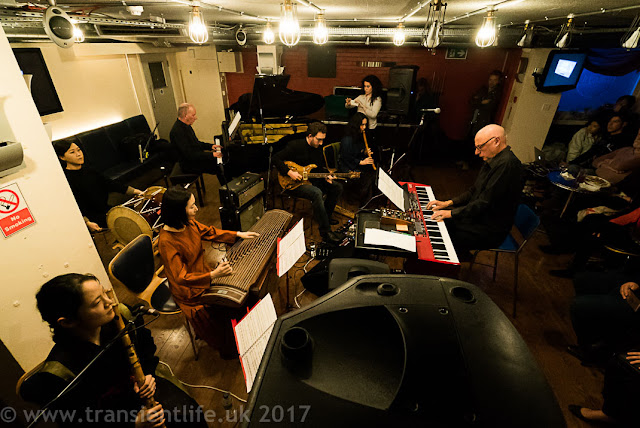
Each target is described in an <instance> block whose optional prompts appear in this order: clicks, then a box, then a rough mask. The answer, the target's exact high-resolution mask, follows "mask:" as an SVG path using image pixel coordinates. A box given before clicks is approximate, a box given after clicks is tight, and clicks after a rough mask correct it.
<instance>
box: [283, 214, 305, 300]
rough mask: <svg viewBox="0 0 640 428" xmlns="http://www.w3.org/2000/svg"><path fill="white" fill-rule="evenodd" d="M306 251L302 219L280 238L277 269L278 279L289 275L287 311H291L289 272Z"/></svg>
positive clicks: (287, 279)
mask: <svg viewBox="0 0 640 428" xmlns="http://www.w3.org/2000/svg"><path fill="white" fill-rule="evenodd" d="M306 250H307V248H306V245H305V239H304V219H300V221H299V222H297V223H296V225H295V226H293V227H292V228H291V230H290V231H289V232H288V233H287V234H286V235H285V236H284V237H282V238H278V253H277V259H276V269H277V271H278V277H281V276H282V275H284V274H286V275H287V278H286V281H287V303H286V307H287V310H289V309H291V304H290V303H289V270H290V269H291V268H292V267H293V265H294V264H296V263H297V262H298V260H300V257H302V255H303V254H304V253H305V252H306Z"/></svg>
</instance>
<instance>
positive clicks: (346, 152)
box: [339, 112, 378, 206]
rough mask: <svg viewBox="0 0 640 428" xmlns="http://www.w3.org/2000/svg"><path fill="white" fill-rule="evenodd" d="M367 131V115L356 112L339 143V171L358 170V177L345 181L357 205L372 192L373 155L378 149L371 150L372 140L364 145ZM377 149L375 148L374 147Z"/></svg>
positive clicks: (373, 176) (373, 175) (362, 202)
mask: <svg viewBox="0 0 640 428" xmlns="http://www.w3.org/2000/svg"><path fill="white" fill-rule="evenodd" d="M365 132H367V117H366V116H365V115H364V113H360V112H357V113H355V114H354V115H353V116H351V119H350V120H349V124H348V125H347V132H346V134H345V136H344V137H342V140H341V144H340V167H339V171H340V172H350V171H360V178H358V179H355V180H350V181H349V183H347V189H348V190H349V195H353V197H354V198H355V199H356V200H357V203H358V206H361V205H362V204H364V203H366V202H367V201H368V200H369V199H370V198H371V195H372V193H373V184H374V181H375V179H376V172H375V170H374V165H375V163H374V158H373V155H374V154H377V151H378V150H375V151H374V150H373V149H374V148H375V147H373V144H375V143H374V142H373V141H372V142H371V144H369V141H368V140H367V145H368V146H369V149H368V150H367V148H366V147H365V142H364V138H363V135H364V133H365ZM376 149H377V148H376Z"/></svg>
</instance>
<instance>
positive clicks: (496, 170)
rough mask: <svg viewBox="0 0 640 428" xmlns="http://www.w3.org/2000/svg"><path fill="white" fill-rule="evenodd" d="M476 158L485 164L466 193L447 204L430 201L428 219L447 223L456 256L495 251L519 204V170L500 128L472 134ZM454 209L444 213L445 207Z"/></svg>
mask: <svg viewBox="0 0 640 428" xmlns="http://www.w3.org/2000/svg"><path fill="white" fill-rule="evenodd" d="M474 144H475V146H476V154H477V155H478V156H480V157H481V158H482V160H484V161H485V163H484V165H482V168H481V169H480V173H479V174H478V178H476V181H475V183H474V184H473V186H471V188H469V190H467V191H466V192H464V193H463V194H461V195H459V196H457V197H455V198H453V199H450V200H448V201H444V202H443V201H431V202H429V203H428V204H427V209H434V213H433V215H432V217H431V218H433V219H434V220H436V221H443V220H447V222H446V223H447V229H448V231H449V235H450V236H451V240H452V241H453V245H454V246H455V247H456V250H457V251H458V253H462V252H463V251H469V250H481V249H487V248H496V247H498V246H499V245H500V244H502V242H503V241H504V239H505V238H506V237H507V235H508V234H509V231H510V230H511V226H512V225H513V219H514V217H515V214H516V210H517V208H518V203H519V201H520V194H521V193H522V187H523V184H524V183H523V169H522V164H521V163H520V161H519V160H518V158H517V157H516V156H515V155H514V154H513V152H512V151H511V148H510V147H509V146H507V140H506V137H505V135H504V128H503V127H501V126H498V125H487V126H485V127H484V128H482V129H481V130H480V131H478V133H477V134H476V137H475V141H474ZM450 206H452V207H454V208H452V209H447V208H448V207H450Z"/></svg>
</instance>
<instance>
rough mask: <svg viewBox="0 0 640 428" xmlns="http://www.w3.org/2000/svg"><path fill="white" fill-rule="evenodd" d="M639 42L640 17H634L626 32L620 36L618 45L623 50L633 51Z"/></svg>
mask: <svg viewBox="0 0 640 428" xmlns="http://www.w3.org/2000/svg"><path fill="white" fill-rule="evenodd" d="M638 41H640V15H636V17H635V18H634V19H633V22H632V23H631V26H630V27H629V29H628V30H627V32H626V33H625V34H624V36H622V40H620V44H621V45H622V47H623V48H625V49H635V48H637V47H638Z"/></svg>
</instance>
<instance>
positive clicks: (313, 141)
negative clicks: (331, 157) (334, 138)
mask: <svg viewBox="0 0 640 428" xmlns="http://www.w3.org/2000/svg"><path fill="white" fill-rule="evenodd" d="M326 136H327V127H326V125H325V124H323V123H321V122H313V123H311V124H309V127H308V128H307V133H306V137H305V138H303V139H299V140H292V141H290V142H289V143H288V144H287V146H286V147H285V148H284V149H283V150H281V151H279V152H278V153H276V154H275V155H274V157H273V164H274V165H275V166H276V168H277V170H278V172H279V173H280V175H283V176H289V177H290V178H291V179H293V180H296V181H299V180H302V178H303V177H302V175H301V174H299V173H298V172H296V171H293V170H291V169H289V167H288V166H287V165H286V164H285V163H284V162H285V161H291V162H295V163H297V164H298V165H303V166H306V165H310V164H316V165H324V164H325V162H324V157H323V155H322V143H323V142H324V139H325V137H326ZM314 172H327V170H326V168H324V167H323V166H320V167H318V168H316V169H314ZM334 179H335V177H334V176H331V175H329V176H327V177H325V178H324V179H310V180H309V181H310V183H311V185H306V186H298V187H297V188H295V189H292V190H287V193H288V194H289V195H291V196H294V197H297V198H304V199H308V200H310V201H311V205H312V208H313V215H314V218H315V220H316V221H317V222H318V225H319V229H320V235H321V236H322V239H323V240H324V241H326V242H329V243H333V244H335V243H338V242H340V241H342V237H341V236H340V235H339V234H337V233H334V232H332V231H331V224H338V222H337V221H336V220H330V219H331V215H332V214H333V210H334V209H335V207H336V204H337V202H338V199H339V198H340V195H341V194H342V185H341V184H340V183H337V182H334V181H333V180H334ZM323 195H326V199H324V200H323Z"/></svg>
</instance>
